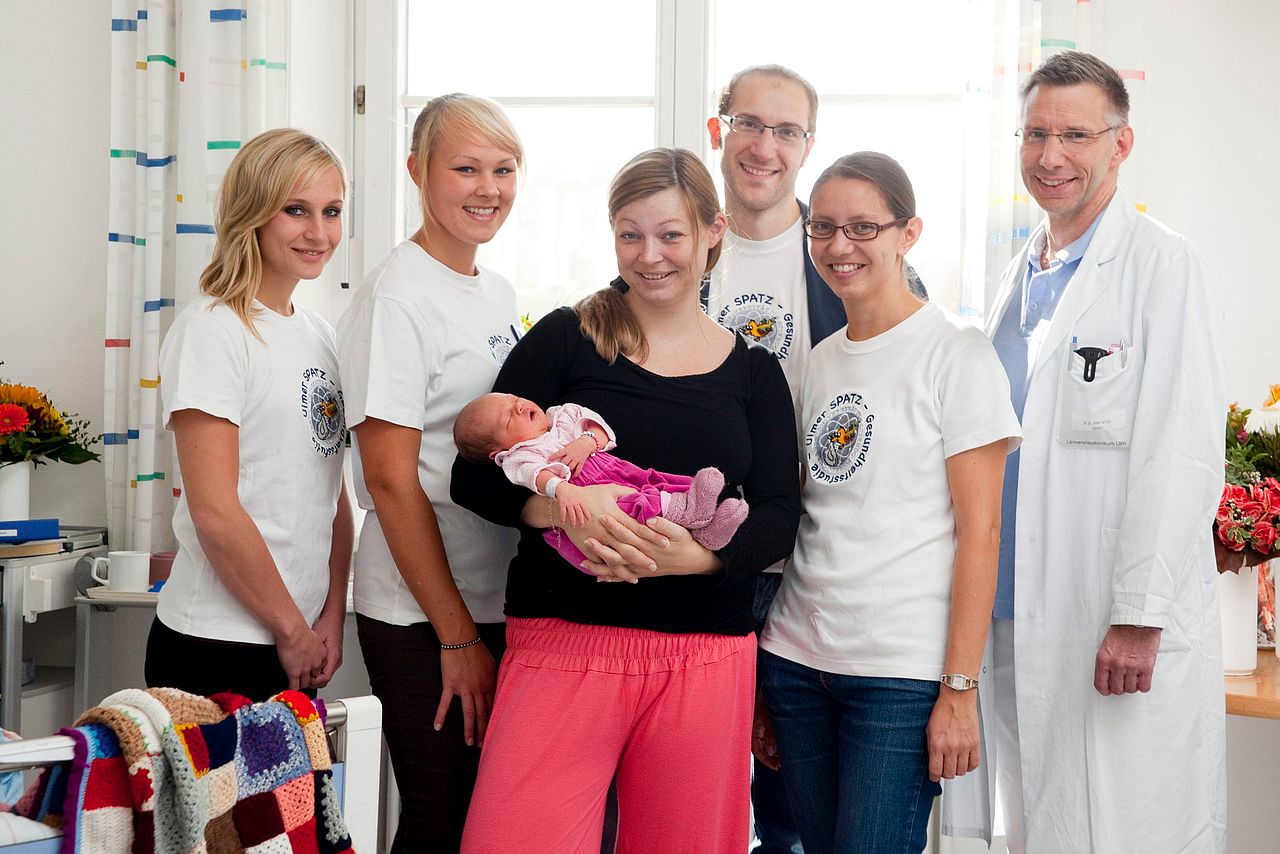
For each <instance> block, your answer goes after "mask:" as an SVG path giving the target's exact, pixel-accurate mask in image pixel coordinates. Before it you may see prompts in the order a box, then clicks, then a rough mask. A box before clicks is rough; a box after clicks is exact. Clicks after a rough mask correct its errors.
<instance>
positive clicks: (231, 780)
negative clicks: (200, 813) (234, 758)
mask: <svg viewBox="0 0 1280 854" xmlns="http://www.w3.org/2000/svg"><path fill="white" fill-rule="evenodd" d="M202 782H203V783H204V785H205V787H206V788H207V790H208V792H209V814H210V815H211V816H220V815H223V814H226V813H230V812H231V808H232V807H233V806H235V804H236V798H237V797H238V795H239V792H237V791H236V766H235V765H234V764H232V765H223V766H222V767H221V768H214V769H213V770H212V771H210V772H209V773H208V774H205V775H204V779H203V780H202Z"/></svg>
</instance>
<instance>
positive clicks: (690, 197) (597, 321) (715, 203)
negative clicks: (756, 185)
mask: <svg viewBox="0 0 1280 854" xmlns="http://www.w3.org/2000/svg"><path fill="white" fill-rule="evenodd" d="M670 189H676V190H679V191H680V195H681V197H682V198H683V200H684V203H685V208H686V209H687V211H688V214H689V219H690V221H692V222H693V226H694V229H695V230H696V232H697V233H695V235H694V236H695V237H698V236H700V234H701V229H704V228H711V227H712V225H714V223H715V221H716V216H717V215H718V214H719V213H720V197H719V196H718V195H717V194H716V185H715V184H714V183H713V182H712V180H711V173H710V172H708V171H707V167H706V166H705V165H704V164H703V162H702V161H701V160H699V159H698V156H697V155H696V154H694V153H693V152H692V151H688V150H686V149H683V148H652V149H650V150H648V151H645V152H642V153H641V154H637V155H636V156H635V157H633V158H632V159H631V162H629V163H628V164H627V165H626V166H623V167H622V169H621V170H620V171H619V172H618V174H617V175H615V176H614V178H613V183H611V184H610V185H609V222H610V223H611V224H612V223H613V221H614V219H615V218H616V217H617V216H618V212H619V211H621V210H622V209H623V208H624V207H626V206H627V205H629V204H631V203H632V202H636V201H639V200H641V199H644V198H648V197H649V196H653V195H656V194H658V193H661V192H663V191H664V190H670ZM723 245H724V243H723V241H720V242H718V243H716V244H715V245H714V246H712V247H711V249H710V251H708V252H707V265H706V267H705V268H704V269H703V273H702V274H703V275H704V276H705V275H706V274H708V273H710V272H711V268H713V267H714V266H715V265H716V261H718V260H720V249H721V247H722V246H723ZM573 311H574V313H575V314H577V315H578V325H579V326H580V327H581V329H582V334H583V335H585V336H586V337H587V338H588V339H589V340H590V341H591V343H592V344H594V345H595V348H596V352H597V353H599V354H600V358H602V359H604V360H605V361H606V362H608V363H609V364H613V363H614V362H615V361H616V360H617V358H618V356H619V355H624V356H626V357H627V358H629V359H634V360H638V361H644V360H645V358H646V357H648V355H649V342H648V341H646V340H645V337H644V330H643V329H641V328H640V323H639V322H638V321H637V320H636V318H635V315H634V314H633V313H632V312H631V307H630V306H628V305H627V301H626V298H625V297H624V296H623V289H622V288H619V287H615V286H610V287H607V288H603V289H601V290H598V291H596V292H595V293H593V294H591V295H590V296H588V297H586V298H585V299H583V300H581V301H579V302H578V304H577V305H575V306H574V307H573Z"/></svg>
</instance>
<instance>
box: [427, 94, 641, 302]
mask: <svg viewBox="0 0 1280 854" xmlns="http://www.w3.org/2000/svg"><path fill="white" fill-rule="evenodd" d="M507 112H508V114H509V115H510V116H511V121H512V123H514V124H515V126H516V130H517V131H518V132H519V133H520V138H521V139H522V140H523V142H524V145H525V154H526V165H527V167H528V168H527V171H526V174H525V176H524V179H523V181H522V182H521V184H520V189H519V195H518V196H517V198H516V204H515V207H514V208H513V209H512V211H511V215H510V216H509V217H508V218H507V221H506V223H505V224H504V225H503V227H502V229H501V230H500V231H499V232H498V236H497V237H496V238H494V240H493V242H491V243H489V244H487V245H485V246H482V247H480V252H479V258H478V260H479V263H480V264H482V265H483V266H485V267H488V268H490V269H492V270H495V271H496V272H498V273H501V274H502V275H503V276H506V277H507V278H508V279H510V280H511V281H512V282H513V283H514V284H515V286H516V291H517V292H518V295H519V296H518V299H519V306H520V311H521V313H528V315H529V317H530V318H531V319H532V320H534V321H536V320H537V319H538V318H540V317H542V315H544V314H546V313H547V312H548V311H550V310H551V309H553V308H555V307H557V306H560V305H568V304H570V303H572V302H574V301H575V300H577V299H578V298H579V297H581V296H584V295H585V294H588V293H590V292H591V291H594V290H597V289H599V288H602V287H604V286H605V285H606V284H608V283H609V281H610V280H611V279H613V278H614V277H615V276H617V275H618V270H617V263H616V261H615V259H614V254H613V233H612V232H611V231H610V229H609V212H608V191H609V182H610V181H611V180H612V179H613V176H614V174H615V173H616V172H617V171H618V170H619V169H621V168H622V166H623V164H625V163H626V162H627V161H628V160H630V159H631V158H632V157H634V156H635V155H637V154H639V153H640V152H641V151H644V150H645V149H648V148H652V147H653V138H654V131H653V128H654V110H653V108H652V107H611V108H603V107H554V108H553V107H526V108H519V107H517V108H511V109H508V111H507ZM416 118H417V111H416V110H412V111H408V114H407V115H406V118H405V124H406V127H409V128H412V127H413V122H414V119H416ZM404 199H405V205H404V219H405V226H406V227H405V235H406V236H408V235H410V234H412V233H413V232H414V231H415V230H417V228H418V226H419V225H420V224H421V222H422V215H421V213H420V211H419V208H418V193H417V188H416V187H414V185H413V182H412V181H410V180H409V179H408V177H407V174H406V177H405V184H404Z"/></svg>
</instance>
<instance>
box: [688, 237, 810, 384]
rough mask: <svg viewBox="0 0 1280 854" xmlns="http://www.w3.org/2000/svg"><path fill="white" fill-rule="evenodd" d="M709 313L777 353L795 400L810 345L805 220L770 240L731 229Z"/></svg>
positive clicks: (714, 274) (713, 273) (714, 276)
mask: <svg viewBox="0 0 1280 854" xmlns="http://www.w3.org/2000/svg"><path fill="white" fill-rule="evenodd" d="M707 313H708V314H710V315H711V317H712V318H714V319H715V320H716V322H718V323H719V324H720V325H721V326H724V327H726V328H728V329H732V330H734V331H735V332H737V333H738V334H739V335H741V336H742V337H743V338H745V339H747V343H750V344H758V345H759V346H761V347H764V348H765V349H767V350H768V351H769V352H771V353H773V355H775V356H777V357H778V363H779V364H781V365H782V372H783V373H784V374H786V377H787V385H788V386H790V387H791V398H792V401H793V402H794V401H797V400H798V399H799V396H800V380H801V372H802V371H803V369H804V362H805V358H806V357H807V356H808V355H809V350H810V349H811V348H810V346H809V311H808V295H807V293H806V288H805V279H804V230H803V223H801V221H800V220H798V219H797V220H796V221H795V222H794V223H793V224H792V226H791V227H790V228H788V229H787V230H786V231H784V232H782V233H781V234H779V235H777V236H776V237H771V238H769V239H768V240H748V239H746V238H745V237H740V236H738V235H736V234H734V233H733V232H731V231H730V232H727V233H726V234H725V236H724V251H723V252H722V253H721V255H720V261H719V262H718V263H717V264H716V266H715V267H714V268H713V269H712V271H711V288H710V291H709V294H708V299H707Z"/></svg>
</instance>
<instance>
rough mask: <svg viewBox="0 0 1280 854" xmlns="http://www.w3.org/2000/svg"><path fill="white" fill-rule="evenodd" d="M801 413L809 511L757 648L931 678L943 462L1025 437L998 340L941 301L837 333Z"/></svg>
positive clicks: (951, 524)
mask: <svg viewBox="0 0 1280 854" xmlns="http://www.w3.org/2000/svg"><path fill="white" fill-rule="evenodd" d="M798 422H799V429H800V443H801V449H802V451H803V456H802V460H803V462H804V464H805V473H806V478H805V484H804V490H803V493H802V501H803V514H804V515H802V516H801V517H800V534H799V538H798V539H797V542H796V550H795V553H794V555H793V556H792V562H791V565H790V566H788V568H787V571H786V573H784V575H783V579H782V588H781V589H780V590H779V592H778V596H777V598H776V599H775V600H774V602H773V607H772V609H771V610H770V612H769V622H768V625H767V626H766V628H765V631H764V634H763V636H762V638H761V645H762V646H763V647H764V648H765V649H767V650H769V651H770V652H772V653H774V654H776V655H780V656H782V657H784V658H788V659H791V660H793V661H797V662H800V663H801V664H805V665H807V666H809V667H813V668H815V669H818V670H824V671H828V672H831V673H840V674H845V675H851V676H881V677H892V678H900V679H927V680H935V681H936V680H937V678H938V676H939V675H940V674H941V673H942V666H943V664H944V658H945V655H946V643H947V631H948V627H949V620H950V613H951V603H950V597H951V577H952V571H953V569H954V561H955V520H954V517H953V515H952V506H951V492H950V490H949V488H948V481H947V469H946V461H947V458H948V457H951V456H954V455H955V454H958V453H961V452H962V451H968V450H971V449H973V448H979V447H982V446H983V445H988V444H990V443H992V442H995V441H998V440H1000V439H1005V438H1009V439H1011V441H1010V442H1009V450H1013V449H1014V448H1016V447H1017V445H1018V438H1017V437H1019V436H1020V435H1021V431H1020V429H1019V426H1018V420H1017V418H1016V416H1015V415H1014V414H1013V407H1012V406H1011V405H1010V403H1009V383H1008V380H1007V379H1006V377H1005V373H1004V369H1003V368H1001V367H1000V361H999V359H997V358H996V354H995V350H994V349H992V346H991V342H990V341H988V340H987V337H986V336H985V335H984V334H983V333H982V331H981V330H979V329H977V328H976V327H974V326H971V325H969V324H968V323H966V322H965V321H963V320H961V319H960V318H958V317H956V316H955V315H952V314H951V313H950V312H948V311H946V310H944V309H942V308H940V307H939V306H937V305H934V304H933V303H928V304H926V305H924V306H922V307H921V308H920V309H919V310H918V311H916V312H915V313H914V314H912V315H911V316H910V317H908V318H907V319H906V320H904V321H902V322H901V323H899V324H898V325H897V326H895V327H894V328H892V329H890V330H889V331H887V332H884V333H882V334H880V335H877V336H876V337H874V338H871V339H869V340H867V341H857V342H855V341H850V340H849V339H848V338H847V337H846V333H845V331H840V332H838V333H835V334H833V335H832V336H831V337H830V338H828V339H826V340H825V341H823V342H821V343H820V344H819V345H818V346H817V347H815V348H814V350H813V353H812V355H811V357H810V358H809V361H808V366H807V368H806V372H805V382H804V390H803V393H802V395H801V408H800V411H799V418H798ZM992 570H993V572H994V567H993V568H992Z"/></svg>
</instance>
